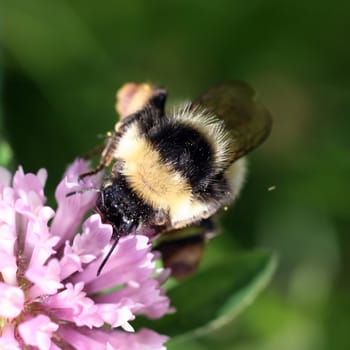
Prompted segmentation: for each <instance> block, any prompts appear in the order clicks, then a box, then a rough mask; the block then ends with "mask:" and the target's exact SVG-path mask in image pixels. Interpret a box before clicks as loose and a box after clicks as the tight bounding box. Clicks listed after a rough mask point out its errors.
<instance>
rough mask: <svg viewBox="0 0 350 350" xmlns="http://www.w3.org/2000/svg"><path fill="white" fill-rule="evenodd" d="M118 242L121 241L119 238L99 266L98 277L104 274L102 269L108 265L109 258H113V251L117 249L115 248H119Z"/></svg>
mask: <svg viewBox="0 0 350 350" xmlns="http://www.w3.org/2000/svg"><path fill="white" fill-rule="evenodd" d="M118 241H119V237H117V238H116V239H115V240H114V242H113V244H112V247H111V248H110V249H109V251H108V253H107V255H106V256H105V257H104V259H103V261H102V263H101V265H100V266H99V268H98V270H97V276H99V275H100V273H101V272H102V269H103V268H104V266H105V265H106V262H107V261H108V259H109V257H110V256H111V254H112V253H113V250H114V249H115V247H116V246H117V244H118Z"/></svg>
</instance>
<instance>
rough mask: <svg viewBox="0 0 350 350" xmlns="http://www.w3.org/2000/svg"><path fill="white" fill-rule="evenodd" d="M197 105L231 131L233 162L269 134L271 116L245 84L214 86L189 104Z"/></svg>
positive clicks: (229, 83)
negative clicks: (218, 119) (214, 116)
mask: <svg viewBox="0 0 350 350" xmlns="http://www.w3.org/2000/svg"><path fill="white" fill-rule="evenodd" d="M198 105H200V106H202V107H204V108H205V109H206V110H208V111H210V112H212V113H213V114H215V115H216V116H217V117H219V118H220V119H223V120H224V122H225V124H226V127H227V129H229V130H230V131H231V134H232V137H233V143H232V159H231V161H232V162H234V161H235V160H237V159H238V158H240V157H242V156H244V155H245V154H247V153H248V152H250V151H251V150H253V149H254V148H256V147H257V146H259V145H260V144H261V143H262V142H263V141H264V140H265V139H266V138H267V137H268V135H269V134H270V131H271V126H272V118H271V115H270V113H269V111H268V110H267V109H266V108H265V107H264V106H263V105H262V104H261V103H259V102H258V101H256V100H255V91H254V90H253V89H252V88H251V87H250V86H249V85H248V84H246V83H244V82H240V81H233V82H228V83H224V84H221V85H218V86H215V87H213V88H211V89H209V90H208V91H207V92H205V93H204V94H203V95H201V96H200V97H198V98H197V99H196V100H194V101H193V102H192V106H193V107H195V106H198Z"/></svg>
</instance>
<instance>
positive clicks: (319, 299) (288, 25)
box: [0, 0, 350, 350]
mask: <svg viewBox="0 0 350 350" xmlns="http://www.w3.org/2000/svg"><path fill="white" fill-rule="evenodd" d="M0 26H1V27H0V40H1V48H2V50H1V57H0V77H1V106H0V109H1V112H0V113H1V119H0V128H1V129H0V131H1V134H0V142H1V145H0V146H1V147H0V150H1V151H0V162H1V163H2V164H3V165H7V166H10V167H12V169H15V168H16V167H17V165H18V164H22V165H23V166H24V169H25V170H26V171H36V170H37V169H38V168H40V167H45V168H47V169H48V171H49V179H48V190H47V193H48V195H49V196H51V197H52V194H53V189H54V187H55V185H56V184H57V182H58V181H59V179H60V176H61V174H62V173H63V171H64V169H65V167H66V166H67V164H68V163H69V162H71V161H72V160H73V159H74V158H75V157H76V156H77V155H81V154H84V153H85V152H86V151H88V150H90V149H92V148H93V147H94V146H95V145H96V144H98V143H99V142H100V139H99V135H104V134H105V132H106V131H108V130H110V129H111V128H112V127H113V125H114V123H115V121H116V116H115V112H114V98H115V97H114V95H115V91H116V89H117V88H118V87H120V86H121V85H122V84H123V83H124V82H128V81H137V82H142V81H152V82H154V83H157V84H160V85H162V86H164V87H166V88H167V89H168V91H169V93H170V100H171V101H175V102H176V101H180V100H181V99H184V98H191V97H195V96H197V95H198V94H199V93H201V92H203V91H204V90H205V89H206V88H208V87H209V86H211V85H213V84H215V83H218V82H221V81H225V80H229V79H241V80H245V81H247V82H249V83H250V84H251V85H252V86H254V87H255V89H256V90H257V91H258V94H259V97H260V99H261V100H262V101H263V102H264V104H265V105H267V106H268V108H269V109H270V111H271V112H272V114H273V116H274V126H273V132H272V135H271V136H270V138H269V140H268V141H267V142H266V143H265V144H264V145H263V146H262V147H261V148H259V149H258V150H257V151H255V152H254V153H253V154H252V155H251V156H249V163H250V165H249V177H248V181H247V184H246V187H245V189H244V191H243V193H242V196H241V198H240V199H239V201H238V202H237V203H236V205H235V206H234V207H233V208H230V210H229V211H228V212H227V213H225V214H223V215H222V216H223V222H224V227H225V229H224V231H230V233H226V234H224V235H221V236H220V237H218V238H217V239H215V240H214V241H213V242H212V244H210V246H209V247H208V252H207V254H206V257H205V261H204V264H203V268H204V267H205V266H209V265H210V264H211V263H212V262H213V261H216V260H218V259H222V257H226V256H229V255H234V254H235V252H236V251H241V250H251V249H253V248H257V247H264V248H268V249H271V250H274V251H276V252H277V253H278V255H279V267H278V270H277V272H276V274H275V276H274V279H273V281H272V283H271V284H270V285H269V287H268V288H267V289H266V290H265V291H264V292H263V293H262V295H260V297H259V298H258V299H257V301H256V302H255V303H254V304H253V305H252V306H250V307H249V308H248V309H247V310H246V311H245V312H244V313H243V314H241V315H240V316H239V317H238V318H237V319H236V320H235V321H234V322H232V323H230V324H229V325H226V326H225V327H224V328H223V329H221V330H219V331H216V332H213V333H212V334H210V335H208V336H206V337H204V338H199V339H197V340H196V341H193V342H192V343H191V344H189V345H187V346H186V347H185V348H186V349H195V350H200V349H211V348H213V347H216V348H218V349H235V350H256V349H259V350H280V349H284V350H286V349H287V350H288V349H291V350H325V349H337V350H341V349H344V350H347V349H350V336H349V327H350V280H349V262H350V258H349V257H350V255H349V253H350V236H349V228H350V215H349V214H350V205H349V197H350V186H349V180H350V157H349V155H350V154H349V150H350V137H349V132H350V129H349V128H350V84H349V79H350V69H349V66H350V45H349V35H350V3H349V2H346V1H341V0H336V1H333V2H327V1H315V0H310V1H303V2H302V1H292V0H286V1H277V0H265V1H262V0H251V1H237V0H224V1H206V0H201V1H199V0H193V1H189V0H187V1H184V0H177V1H128V2H121V1H116V0H114V1H111V0H109V1H108V0H103V1H99V2H97V1H96V2H95V1H94V2H87V1H81V0H76V1H73V0H61V1H55V2H54V1H46V0H32V1H31V0H28V1H19V0H9V1H5V0H0ZM271 186H275V187H276V188H275V190H273V191H269V190H268V189H269V187H271ZM228 278H229V276H228ZM203 287H204V288H205V286H203ZM182 348H184V347H182Z"/></svg>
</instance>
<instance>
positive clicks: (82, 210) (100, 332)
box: [0, 160, 169, 350]
mask: <svg viewBox="0 0 350 350" xmlns="http://www.w3.org/2000/svg"><path fill="white" fill-rule="evenodd" d="M87 169H88V165H87V163H86V162H83V161H81V160H77V161H75V162H74V163H73V165H71V166H70V168H69V169H68V170H67V172H66V174H65V176H64V178H63V180H62V181H61V183H60V184H59V185H58V187H57V190H56V201H57V204H58V207H57V210H56V211H54V210H53V209H52V208H50V207H48V206H45V201H46V198H45V195H44V185H45V181H46V177H47V173H46V171H45V170H40V171H39V172H38V173H37V174H36V175H35V174H25V173H24V172H23V170H22V169H21V168H19V170H18V171H17V172H16V173H15V175H14V176H13V178H12V184H11V174H10V173H9V172H8V171H6V170H5V169H0V349H22V348H27V347H28V348H33V349H40V350H51V349H94V350H99V349H108V350H109V349H131V350H132V349H164V346H163V344H164V342H165V341H166V337H164V336H161V335H159V334H157V333H155V332H153V331H151V330H147V329H142V330H140V331H139V332H136V333H135V332H134V330H133V328H132V326H131V325H130V323H129V322H130V321H132V320H133V319H134V318H135V317H136V316H137V315H139V314H143V315H145V316H147V317H149V318H159V317H161V316H163V315H164V314H165V313H167V312H169V300H168V298H167V297H166V296H165V295H164V291H163V290H162V289H161V287H160V279H161V277H162V276H161V271H157V270H156V268H155V256H154V254H153V253H152V252H151V246H150V242H149V239H148V237H147V236H144V235H129V236H126V237H123V238H121V239H120V241H119V242H118V245H117V248H116V249H115V251H114V252H113V254H112V256H111V258H110V260H109V261H108V264H107V265H106V266H105V268H104V270H103V271H102V273H101V275H100V276H98V277H97V276H96V272H97V269H98V266H99V264H100V263H101V261H102V259H103V255H104V254H105V252H106V251H107V250H108V249H109V246H110V239H111V235H112V228H111V226H110V225H108V224H104V223H102V222H101V218H100V216H99V215H98V214H93V215H91V216H89V217H88V218H87V219H86V220H85V221H84V222H83V224H82V225H81V222H82V220H83V217H84V215H85V214H86V212H87V210H89V209H91V208H92V207H93V206H94V203H95V196H96V194H95V193H94V192H89V191H87V192H84V193H79V194H77V195H74V196H70V197H67V196H66V194H67V193H69V192H72V191H74V190H76V189H78V188H81V186H83V187H99V183H100V179H99V178H97V177H95V178H92V179H90V180H85V181H84V182H83V184H80V183H78V180H77V179H78V175H79V174H81V173H84V172H86V171H87ZM80 226H81V234H77V231H78V230H79V227H80ZM106 325H107V326H108V327H106ZM102 326H103V328H102Z"/></svg>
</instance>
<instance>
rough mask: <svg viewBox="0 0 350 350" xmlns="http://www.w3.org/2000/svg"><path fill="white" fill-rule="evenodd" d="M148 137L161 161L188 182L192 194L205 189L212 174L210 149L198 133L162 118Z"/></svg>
mask: <svg viewBox="0 0 350 350" xmlns="http://www.w3.org/2000/svg"><path fill="white" fill-rule="evenodd" d="M148 136H149V138H148V139H149V141H150V142H151V144H152V145H153V147H154V148H155V149H156V150H157V151H158V152H159V154H160V157H161V158H162V160H163V161H164V162H166V163H167V164H170V165H171V166H172V167H173V168H174V170H176V171H178V172H180V173H181V174H182V175H183V176H184V177H185V178H186V179H187V180H188V181H189V183H190V184H191V187H192V189H193V192H194V193H196V192H202V191H203V190H205V188H206V186H207V185H208V183H209V182H210V179H211V178H212V176H213V175H214V173H215V169H214V152H213V149H212V146H211V145H210V144H209V142H208V141H207V140H206V138H205V137H204V136H203V135H202V134H201V133H200V132H198V131H197V130H196V129H194V128H192V127H191V126H189V125H186V124H182V123H179V122H178V121H177V122H176V123H174V122H173V121H171V120H169V119H165V118H164V119H163V120H162V123H160V124H159V125H157V126H156V127H154V128H152V129H151V130H149V133H148Z"/></svg>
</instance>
